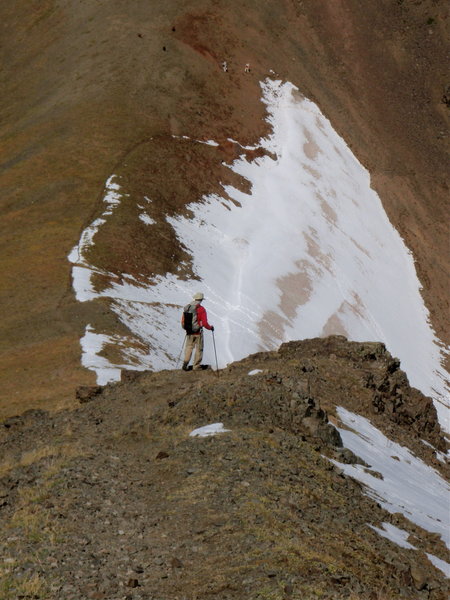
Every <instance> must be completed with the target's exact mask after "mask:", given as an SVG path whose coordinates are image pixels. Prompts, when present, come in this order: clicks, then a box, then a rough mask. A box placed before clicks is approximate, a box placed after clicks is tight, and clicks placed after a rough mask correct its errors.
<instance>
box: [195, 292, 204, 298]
mask: <svg viewBox="0 0 450 600" xmlns="http://www.w3.org/2000/svg"><path fill="white" fill-rule="evenodd" d="M194 300H203V294H202V293H201V292H197V293H196V294H194Z"/></svg>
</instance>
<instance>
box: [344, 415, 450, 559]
mask: <svg viewBox="0 0 450 600" xmlns="http://www.w3.org/2000/svg"><path fill="white" fill-rule="evenodd" d="M337 413H338V416H339V418H340V419H341V421H342V423H343V424H344V425H346V426H347V427H349V428H350V429H343V428H338V429H339V433H340V434H341V437H342V441H343V444H344V446H345V447H346V448H349V449H350V450H352V452H354V453H355V454H356V455H357V456H359V457H360V458H362V459H363V460H364V461H365V462H367V463H369V464H370V466H371V469H372V470H374V471H378V472H379V473H381V474H382V475H383V479H378V478H377V477H373V476H372V475H370V473H368V472H367V471H366V470H365V469H364V467H362V466H361V465H346V464H343V463H338V462H337V461H332V462H333V463H334V464H337V465H339V467H340V468H341V469H342V470H343V471H344V472H345V473H346V474H347V475H349V476H351V477H353V478H355V479H357V480H359V481H361V482H362V483H364V484H365V485H366V486H367V494H368V495H369V496H370V497H371V498H373V499H375V500H376V501H377V502H379V503H380V504H381V505H382V506H383V508H385V509H386V510H387V511H389V512H390V513H396V512H400V513H401V514H403V515H404V516H405V517H406V518H407V519H409V520H410V521H412V522H413V523H416V525H419V526H420V527H422V528H423V529H426V530H427V531H430V532H433V533H437V534H439V535H440V536H441V537H442V539H443V541H444V542H445V543H446V545H447V546H448V547H449V548H450V522H449V516H450V515H449V497H450V486H449V484H448V483H447V482H446V481H445V480H444V479H443V478H442V477H441V476H440V474H439V473H438V472H437V471H436V470H435V469H433V468H432V467H429V466H428V465H427V464H426V463H424V462H423V461H422V460H420V459H419V458H417V457H416V456H415V455H414V454H412V452H411V451H410V450H408V449H407V448H405V447H403V446H400V444H397V443H396V442H393V441H391V440H390V439H389V438H387V437H386V436H385V435H384V434H383V433H381V431H379V430H378V429H377V428H376V427H374V426H373V425H372V424H371V423H370V421H369V420H368V419H366V418H364V417H362V416H360V415H357V414H355V413H352V412H350V411H348V410H346V409H345V408H342V407H339V408H338V409H337ZM387 532H388V533H390V534H391V533H392V530H391V531H389V530H388V531H387Z"/></svg>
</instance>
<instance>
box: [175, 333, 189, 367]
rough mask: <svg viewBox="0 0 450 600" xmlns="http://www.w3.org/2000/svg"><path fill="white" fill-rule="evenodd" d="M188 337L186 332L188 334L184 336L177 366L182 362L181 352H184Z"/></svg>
mask: <svg viewBox="0 0 450 600" xmlns="http://www.w3.org/2000/svg"><path fill="white" fill-rule="evenodd" d="M186 338H187V333H186V335H185V336H184V340H183V343H182V344H181V350H180V354H179V355H178V358H177V367H178V364H179V362H180V358H181V353H182V352H183V348H184V344H185V343H186Z"/></svg>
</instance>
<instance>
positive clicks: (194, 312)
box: [181, 292, 214, 371]
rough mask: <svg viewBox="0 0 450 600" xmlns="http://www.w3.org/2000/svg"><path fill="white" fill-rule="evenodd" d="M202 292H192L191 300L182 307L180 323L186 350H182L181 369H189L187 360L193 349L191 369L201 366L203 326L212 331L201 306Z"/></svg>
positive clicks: (189, 358)
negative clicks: (184, 331) (183, 331)
mask: <svg viewBox="0 0 450 600" xmlns="http://www.w3.org/2000/svg"><path fill="white" fill-rule="evenodd" d="M203 298H204V296H203V294H202V293H201V292H197V293H196V294H194V297H193V299H192V302H191V303H190V304H187V305H186V306H185V307H184V309H183V317H182V320H181V324H182V326H183V328H184V329H185V330H186V350H185V352H184V362H183V367H182V368H183V370H184V371H188V370H189V366H188V365H189V361H190V360H191V356H192V352H193V351H194V350H195V355H194V364H193V366H192V369H193V370H194V371H197V370H198V369H201V368H202V358H203V327H206V329H209V330H210V331H214V327H213V326H212V325H210V324H209V323H208V316H207V314H206V310H205V309H204V308H203V306H202V301H203Z"/></svg>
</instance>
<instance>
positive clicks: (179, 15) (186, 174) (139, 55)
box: [0, 0, 449, 414]
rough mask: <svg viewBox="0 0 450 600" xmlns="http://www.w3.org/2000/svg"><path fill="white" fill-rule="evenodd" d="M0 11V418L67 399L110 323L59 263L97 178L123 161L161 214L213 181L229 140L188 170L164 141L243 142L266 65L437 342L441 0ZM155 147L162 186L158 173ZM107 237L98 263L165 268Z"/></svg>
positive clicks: (85, 217)
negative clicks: (298, 108)
mask: <svg viewBox="0 0 450 600" xmlns="http://www.w3.org/2000/svg"><path fill="white" fill-rule="evenodd" d="M0 23H1V39H2V44H1V49H0V51H1V62H0V69H1V70H0V84H1V89H2V95H1V98H0V114H1V126H0V176H1V200H0V202H1V205H0V228H1V230H0V244H1V253H0V256H1V258H0V260H1V268H0V287H1V314H2V322H1V332H0V341H1V347H0V352H1V363H0V364H1V367H0V368H1V372H0V383H1V386H0V387H1V400H0V411H1V413H2V414H11V413H12V412H17V410H19V408H20V407H23V408H25V407H27V406H46V407H50V406H56V405H65V406H67V405H69V404H70V402H71V399H70V398H71V395H70V390H72V389H73V387H74V386H75V385H76V383H82V382H86V383H87V382H90V381H92V378H93V376H92V374H91V373H89V372H87V371H85V370H84V369H82V367H81V366H80V364H79V354H80V349H79V338H80V336H81V335H82V332H83V329H84V326H85V324H86V323H87V322H89V321H90V320H91V319H96V321H97V322H102V321H103V322H104V323H107V324H108V325H109V326H110V327H112V328H113V329H116V330H117V331H120V326H119V325H118V324H117V323H116V321H115V318H114V316H113V315H111V314H109V313H108V312H107V311H106V310H105V307H104V306H102V304H101V302H98V301H97V302H93V303H89V304H79V303H77V302H75V300H74V297H73V293H72V290H71V282H70V265H69V263H68V261H67V258H66V257H67V254H68V253H69V251H70V249H71V248H72V247H73V246H74V244H75V243H76V242H77V241H78V237H79V234H80V232H81V230H82V229H83V227H84V226H85V225H86V224H87V223H89V222H90V221H91V220H92V217H93V216H94V215H97V214H98V213H99V210H100V206H99V203H100V201H101V197H102V190H103V186H104V183H105V181H106V179H107V178H108V177H109V176H110V175H111V173H113V172H114V171H115V170H116V169H118V168H120V169H121V170H122V171H123V172H124V173H125V174H126V173H127V169H128V168H130V176H131V175H132V179H133V182H135V183H134V185H135V186H136V185H137V186H138V187H139V185H140V184H139V183H136V182H143V181H145V180H146V177H147V178H148V173H149V172H150V173H154V174H155V177H154V179H153V180H152V183H153V185H156V186H157V187H159V188H161V187H162V188H163V189H162V190H161V193H162V197H163V198H170V199H171V204H170V206H169V207H168V208H169V210H170V211H175V212H176V211H177V210H181V209H182V206H183V205H184V204H185V203H186V202H187V201H190V200H192V199H195V198H198V197H199V195H200V194H201V193H203V192H204V187H205V185H206V187H207V188H208V189H209V188H211V189H214V187H215V186H217V184H218V181H219V180H220V169H221V166H220V162H221V160H222V159H223V158H225V159H226V158H228V159H229V158H230V157H232V156H233V152H235V149H234V148H233V147H230V145H229V144H228V145H227V144H223V146H222V147H221V153H219V155H218V156H216V158H215V159H214V160H212V162H211V161H209V162H208V171H209V173H210V176H209V178H208V181H206V182H201V181H200V180H199V178H196V177H195V169H194V172H193V171H192V169H190V168H188V166H187V162H186V152H185V151H184V148H183V146H182V145H177V142H176V141H174V140H173V138H172V137H171V136H172V135H188V136H190V137H192V138H195V139H208V138H214V139H216V140H226V139H227V138H228V137H232V138H233V139H237V140H239V141H240V142H241V143H246V142H252V141H255V139H256V138H257V137H259V136H260V135H261V134H263V133H264V131H265V123H264V121H263V120H262V118H263V116H264V107H263V105H262V104H261V102H260V90H259V81H260V80H261V79H263V78H264V77H266V76H268V74H269V72H270V70H273V71H274V72H275V73H276V74H277V75H278V76H280V77H282V78H286V79H289V80H290V81H292V82H293V83H294V84H295V85H297V86H298V87H299V89H300V90H301V91H302V92H303V93H304V94H305V95H306V96H308V97H310V98H311V99H313V100H315V101H316V102H317V103H318V104H319V105H320V107H321V109H322V110H323V112H324V113H325V114H326V115H327V117H328V118H330V120H331V121H332V123H333V126H334V127H335V128H336V129H337V130H338V131H339V132H340V134H341V135H343V137H344V138H345V139H346V140H347V142H348V143H349V145H350V146H351V148H352V150H353V151H354V152H355V154H356V155H357V156H358V157H359V159H360V160H361V162H362V163H363V164H365V165H366V166H367V167H368V168H369V170H370V172H371V174H372V178H373V179H372V180H373V185H374V187H375V188H376V189H377V191H378V192H379V193H380V195H381V199H382V201H383V203H384V206H385V208H386V210H387V212H388V214H389V217H390V218H391V220H392V222H393V223H394V224H395V225H396V226H397V227H398V229H399V230H400V232H401V234H402V235H403V237H404V239H405V241H406V243H407V245H408V246H409V247H410V248H411V250H412V251H413V252H414V256H415V258H416V261H417V268H418V272H419V277H420V279H421V282H422V284H423V286H424V297H425V300H426V302H427V305H428V307H429V309H430V310H431V313H432V321H433V324H434V326H435V328H436V331H437V333H438V334H439V335H440V337H441V338H442V339H443V340H445V341H448V338H449V334H448V330H447V329H446V322H445V318H446V317H445V311H446V309H447V308H448V281H449V279H448V270H447V265H446V262H445V259H446V253H447V250H448V247H447V239H446V233H447V232H446V216H447V210H446V208H447V201H448V179H447V172H446V168H447V166H448V165H447V163H446V157H447V155H446V152H447V150H448V135H447V133H448V105H447V104H445V102H444V100H445V92H446V86H447V85H448V80H447V78H448V71H447V66H448V65H447V62H446V60H447V52H448V6H447V3H446V2H444V1H435V0H423V1H418V2H414V3H410V2H402V1H401V0H380V1H378V2H366V1H362V0H336V2H329V3H317V2H315V1H313V0H309V1H307V0H305V1H303V2H299V1H294V0H282V1H281V0H269V1H266V2H260V1H259V0H258V1H257V0H253V1H249V0H243V1H242V0H241V1H239V2H237V1H235V0H230V1H229V2H227V3H218V2H215V1H213V0H203V1H202V0H194V1H193V2H190V3H189V4H186V3H184V2H180V1H174V2H170V3H167V2H166V3H162V2H161V3H159V2H158V3H149V2H147V1H144V0H133V1H132V2H127V3H123V2H120V1H119V0H107V1H106V0H98V1H96V2H93V1H87V0H86V1H81V2H77V3H73V2H70V1H68V0H45V1H43V2H34V3H31V4H27V5H24V4H20V3H19V4H17V3H13V4H12V3H3V4H2V6H1V7H0ZM223 60H226V61H227V62H228V65H229V70H228V72H227V73H225V72H224V71H223V70H222V68H221V63H222V61H223ZM247 62H249V63H250V65H251V72H250V73H244V65H245V63H247ZM155 138H157V139H158V140H161V143H159V144H157V148H158V153H157V154H156V153H155V152H154V147H155ZM162 140H165V142H164V143H163V141H162ZM187 154H189V152H188V153H187ZM156 156H157V158H155V157H156ZM128 157H134V158H135V161H134V164H133V168H132V167H128V166H127V158H128ZM168 158H170V160H171V161H172V163H171V164H173V169H172V173H176V174H177V178H176V181H174V178H171V179H170V181H167V180H166V179H165V178H162V177H159V176H158V170H159V167H160V166H161V165H162V164H167V159H168ZM205 160H206V159H205ZM194 162H195V161H194ZM205 164H206V163H205ZM203 172H204V171H203ZM121 233H122V232H121ZM162 233H164V232H162ZM114 234H115V232H111V235H110V238H109V239H104V240H103V246H102V247H103V250H102V252H103V254H104V257H103V258H104V259H108V261H111V256H112V263H113V264H111V265H110V266H111V268H112V269H114V268H116V269H117V270H119V268H120V267H121V266H122V265H123V264H124V258H125V259H126V264H127V266H128V268H129V271H130V272H132V271H133V269H136V270H139V269H140V267H141V265H142V263H148V264H150V265H151V267H150V269H151V270H152V271H154V272H161V271H165V270H167V268H168V264H167V252H166V251H165V250H164V251H162V252H160V253H157V252H154V251H153V250H152V249H151V248H149V247H148V244H146V243H145V240H142V235H141V234H140V233H139V232H136V231H130V232H128V233H127V235H126V236H124V241H123V243H122V245H121V246H118V245H117V236H115V235H114ZM127 240H133V243H134V242H136V247H138V248H139V251H137V252H134V251H133V249H132V248H130V243H131V242H128V241H127ZM164 240H165V238H164V235H161V244H162V246H161V248H163V249H164V248H165V246H164V244H169V245H168V246H167V247H168V249H170V251H171V252H172V246H171V244H172V242H173V240H172V241H171V240H170V239H169V240H168V241H164ZM141 242H142V243H141ZM154 246H158V244H155V245H154ZM116 250H117V252H116ZM174 254H175V258H176V256H177V252H176V249H175V252H174Z"/></svg>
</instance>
